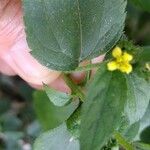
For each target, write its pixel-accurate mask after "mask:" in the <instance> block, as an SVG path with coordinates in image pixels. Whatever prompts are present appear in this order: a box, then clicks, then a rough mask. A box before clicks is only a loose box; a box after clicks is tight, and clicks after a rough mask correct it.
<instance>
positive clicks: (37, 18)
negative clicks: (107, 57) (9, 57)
mask: <svg viewBox="0 0 150 150" xmlns="http://www.w3.org/2000/svg"><path fill="white" fill-rule="evenodd" d="M23 7H24V21H25V27H26V34H27V41H28V44H29V47H30V48H31V49H32V51H31V54H32V55H33V56H34V57H35V58H36V59H37V60H39V61H40V62H41V63H42V64H43V65H45V66H47V67H49V68H51V69H55V70H62V71H69V70H74V69H75V68H76V67H77V66H78V64H79V62H80V61H82V60H83V59H87V58H93V57H95V56H98V55H99V54H100V53H104V52H106V51H107V50H108V49H110V48H111V47H112V46H114V44H115V43H116V42H117V41H118V40H119V38H120V36H121V34H122V29H123V26H124V20H125V15H126V13H125V7H126V0H109V1H108V0H86V1H85V0H43V1H41V0H32V1H30V0H23Z"/></svg>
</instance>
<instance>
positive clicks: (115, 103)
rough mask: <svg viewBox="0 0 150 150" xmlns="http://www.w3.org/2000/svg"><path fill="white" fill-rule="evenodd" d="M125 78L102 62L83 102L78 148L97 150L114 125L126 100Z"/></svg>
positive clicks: (117, 122) (110, 133) (115, 126)
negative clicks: (79, 145)
mask: <svg viewBox="0 0 150 150" xmlns="http://www.w3.org/2000/svg"><path fill="white" fill-rule="evenodd" d="M126 91H127V87H126V79H125V77H124V75H123V74H122V73H121V72H118V71H115V72H109V71H107V70H106V66H105V65H102V66H101V67H100V69H99V70H98V71H97V74H96V75H95V78H94V80H93V82H92V83H91V85H90V87H89V90H88V95H87V98H86V100H85V103H84V104H83V111H82V113H83V115H82V118H81V150H91V149H92V150H99V149H100V148H102V146H104V144H106V142H107V140H108V139H109V138H110V137H111V135H112V134H113V132H114V130H115V129H116V128H118V126H119V123H120V120H121V115H122V111H123V109H124V104H125V101H126Z"/></svg>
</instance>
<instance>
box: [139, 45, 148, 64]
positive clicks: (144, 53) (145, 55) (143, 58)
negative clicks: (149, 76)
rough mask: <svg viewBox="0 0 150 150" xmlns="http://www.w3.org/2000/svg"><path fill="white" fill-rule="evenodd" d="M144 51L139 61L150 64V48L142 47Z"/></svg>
mask: <svg viewBox="0 0 150 150" xmlns="http://www.w3.org/2000/svg"><path fill="white" fill-rule="evenodd" d="M142 49H143V51H142V53H140V57H139V61H141V62H150V46H145V47H142Z"/></svg>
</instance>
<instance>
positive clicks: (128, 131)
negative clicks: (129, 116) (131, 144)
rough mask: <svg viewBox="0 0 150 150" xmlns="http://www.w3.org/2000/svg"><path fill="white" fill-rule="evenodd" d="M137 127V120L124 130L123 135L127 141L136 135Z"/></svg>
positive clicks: (138, 126) (138, 125)
mask: <svg viewBox="0 0 150 150" xmlns="http://www.w3.org/2000/svg"><path fill="white" fill-rule="evenodd" d="M139 128H140V122H139V121H138V122H135V123H134V124H132V125H130V126H129V127H128V128H127V129H126V130H125V132H124V133H123V136H124V137H125V138H126V139H127V140H129V141H133V140H134V138H135V137H136V135H137V134H138V131H139Z"/></svg>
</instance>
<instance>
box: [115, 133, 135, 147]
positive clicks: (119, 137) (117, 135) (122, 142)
mask: <svg viewBox="0 0 150 150" xmlns="http://www.w3.org/2000/svg"><path fill="white" fill-rule="evenodd" d="M115 138H116V140H117V141H118V143H119V144H120V145H121V146H122V147H123V148H124V149H126V150H134V147H133V145H131V144H130V143H128V141H127V140H126V139H125V138H124V137H123V136H122V135H121V134H120V133H118V132H116V133H115Z"/></svg>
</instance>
